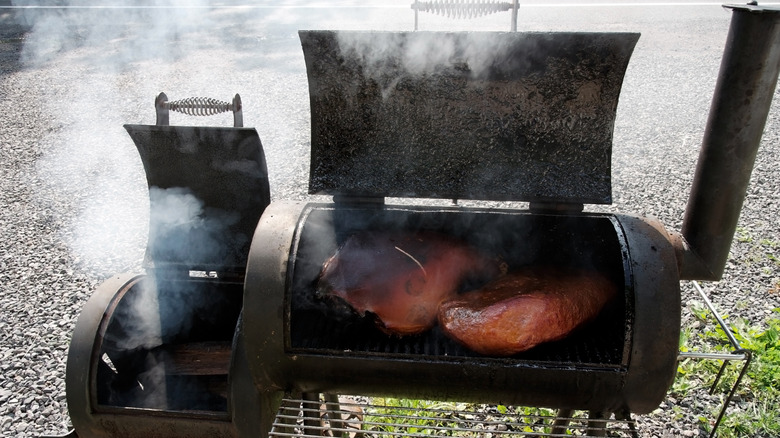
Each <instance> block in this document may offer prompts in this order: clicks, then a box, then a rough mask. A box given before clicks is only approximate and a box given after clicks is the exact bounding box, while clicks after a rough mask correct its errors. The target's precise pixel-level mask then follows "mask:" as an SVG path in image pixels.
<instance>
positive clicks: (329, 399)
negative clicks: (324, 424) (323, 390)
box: [323, 394, 345, 430]
mask: <svg viewBox="0 0 780 438" xmlns="http://www.w3.org/2000/svg"><path fill="white" fill-rule="evenodd" d="M323 397H324V398H325V411H326V412H327V413H328V423H329V425H330V428H331V429H334V430H340V429H343V428H344V426H345V424H344V422H343V421H342V418H341V406H340V405H339V396H338V394H323Z"/></svg>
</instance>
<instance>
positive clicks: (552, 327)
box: [439, 268, 617, 356]
mask: <svg viewBox="0 0 780 438" xmlns="http://www.w3.org/2000/svg"><path fill="white" fill-rule="evenodd" d="M616 292H617V291H616V287H615V285H614V284H613V283H612V282H611V281H610V280H609V279H608V278H606V277H605V276H603V275H601V274H599V273H598V272H595V271H585V270H570V269H558V268H534V269H530V268H528V269H522V270H519V271H514V272H510V273H509V274H507V275H505V276H503V277H501V278H499V279H497V280H495V281H493V282H490V283H488V284H486V285H485V286H484V287H482V288H480V289H477V290H472V291H469V292H465V293H463V294H460V295H459V296H457V297H454V298H452V299H450V300H448V301H447V302H444V303H442V305H441V307H440V309H439V324H440V325H441V327H442V330H443V331H444V332H445V333H446V334H447V335H448V336H450V337H451V338H453V339H455V340H457V341H458V342H460V343H461V344H463V345H464V346H466V347H467V348H469V349H471V350H473V351H475V352H478V353H481V354H484V355H489V356H511V355H514V354H516V353H519V352H522V351H525V350H528V349H531V348H533V347H535V346H536V345H539V344H541V343H543V342H550V341H556V340H559V339H562V338H565V337H566V336H568V335H569V334H570V333H571V332H572V331H574V330H575V329H577V328H578V327H580V326H581V325H583V324H585V323H587V322H588V321H591V320H593V319H594V318H595V317H596V316H597V315H598V314H599V312H600V311H601V310H602V308H603V307H604V306H605V305H606V304H607V303H608V302H609V301H610V300H611V299H613V297H614V296H615V295H616Z"/></svg>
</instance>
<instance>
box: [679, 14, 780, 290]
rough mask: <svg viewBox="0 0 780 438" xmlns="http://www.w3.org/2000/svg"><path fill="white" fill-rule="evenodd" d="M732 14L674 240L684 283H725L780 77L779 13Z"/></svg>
mask: <svg viewBox="0 0 780 438" xmlns="http://www.w3.org/2000/svg"><path fill="white" fill-rule="evenodd" d="M724 7H727V8H730V9H732V11H733V12H732V17H731V24H730V26H729V34H728V38H727V40H726V48H725V51H724V54H723V59H722V61H721V65H720V73H719V74H718V81H717V84H716V85H715V93H714V95H713V98H712V104H711V106H710V113H709V119H708V120H707V128H706V130H705V134H704V139H703V141H702V147H701V151H700V152H699V160H698V163H697V166H696V174H695V176H694V181H693V187H692V188H691V194H690V198H689V199H688V205H687V207H686V209H685V217H684V219H683V225H682V233H681V234H677V233H675V235H674V236H672V240H673V242H674V244H675V247H676V249H677V254H678V257H677V259H678V265H679V268H680V279H683V280H720V278H721V277H722V276H723V270H724V269H725V267H726V261H727V260H728V254H729V250H730V248H731V242H732V240H733V239H734V232H735V231H736V228H737V221H738V219H739V214H740V211H741V210H742V203H743V201H744V199H745V194H746V192H747V187H748V183H749V182H750V174H751V173H752V171H753V164H754V162H755V158H756V153H757V152H758V147H759V144H760V143H761V135H762V133H763V130H764V125H765V124H766V119H767V116H768V114H769V108H770V106H771V104H772V97H773V95H774V91H775V86H776V85H777V77H778V72H779V71H780V9H770V8H767V7H761V6H758V5H757V3H756V2H751V3H749V4H747V5H726V6H724Z"/></svg>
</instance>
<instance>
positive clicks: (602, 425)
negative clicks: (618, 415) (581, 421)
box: [588, 411, 609, 436]
mask: <svg viewBox="0 0 780 438" xmlns="http://www.w3.org/2000/svg"><path fill="white" fill-rule="evenodd" d="M608 418H609V413H605V412H598V411H590V413H588V436H607V421H606V420H607V419H608Z"/></svg>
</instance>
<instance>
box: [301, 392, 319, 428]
mask: <svg viewBox="0 0 780 438" xmlns="http://www.w3.org/2000/svg"><path fill="white" fill-rule="evenodd" d="M301 399H302V400H303V404H302V406H301V411H302V412H303V434H304V435H319V434H320V431H321V430H322V424H321V422H320V393H318V392H304V393H303V394H301Z"/></svg>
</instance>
